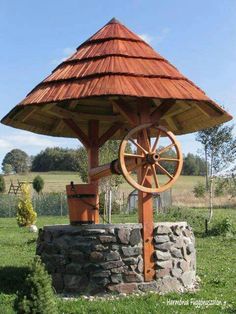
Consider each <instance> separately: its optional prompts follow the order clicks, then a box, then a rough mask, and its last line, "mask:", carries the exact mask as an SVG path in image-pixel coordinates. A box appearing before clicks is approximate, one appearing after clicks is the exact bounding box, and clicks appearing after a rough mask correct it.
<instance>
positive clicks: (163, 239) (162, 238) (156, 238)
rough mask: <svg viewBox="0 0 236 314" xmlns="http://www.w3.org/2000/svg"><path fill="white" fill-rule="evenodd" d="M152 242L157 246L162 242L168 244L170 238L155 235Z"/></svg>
mask: <svg viewBox="0 0 236 314" xmlns="http://www.w3.org/2000/svg"><path fill="white" fill-rule="evenodd" d="M154 241H155V242H156V243H157V244H160V243H164V242H169V241H170V238H169V236H168V235H157V236H155V237H154Z"/></svg>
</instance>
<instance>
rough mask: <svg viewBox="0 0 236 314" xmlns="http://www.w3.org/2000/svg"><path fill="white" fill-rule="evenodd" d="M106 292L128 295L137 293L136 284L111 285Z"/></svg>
mask: <svg viewBox="0 0 236 314" xmlns="http://www.w3.org/2000/svg"><path fill="white" fill-rule="evenodd" d="M107 289H108V291H112V292H118V293H126V294H130V293H132V292H134V291H137V289H138V286H137V284H136V283H120V284H118V285H117V284H113V285H108V286H107Z"/></svg>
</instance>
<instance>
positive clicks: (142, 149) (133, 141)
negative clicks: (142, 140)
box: [129, 138, 148, 154]
mask: <svg viewBox="0 0 236 314" xmlns="http://www.w3.org/2000/svg"><path fill="white" fill-rule="evenodd" d="M129 140H130V142H132V143H133V144H134V145H135V146H136V147H137V148H139V149H141V151H142V152H143V153H144V154H147V153H148V152H147V151H146V150H145V149H144V148H143V147H142V146H141V145H139V143H136V142H135V140H133V139H132V138H130V139H129Z"/></svg>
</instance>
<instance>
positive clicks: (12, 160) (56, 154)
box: [2, 141, 206, 181]
mask: <svg viewBox="0 0 236 314" xmlns="http://www.w3.org/2000/svg"><path fill="white" fill-rule="evenodd" d="M118 148H119V143H118V142H117V141H108V142H107V144H105V145H104V147H103V148H101V150H100V163H101V164H102V163H106V162H109V160H108V159H109V157H110V158H111V159H110V161H111V160H112V159H115V158H117V151H118ZM111 152H112V153H111ZM171 153H172V152H171V151H170V153H169V155H171ZM86 160H87V153H86V150H85V149H84V148H83V147H79V148H78V149H68V148H61V147H53V148H46V149H45V150H42V151H41V152H40V153H39V154H37V155H36V156H33V157H32V156H28V155H27V154H26V153H25V152H24V151H22V150H20V149H13V150H11V151H10V152H8V153H7V154H6V156H5V157H4V159H3V162H2V171H3V172H4V173H5V174H10V173H24V172H27V171H33V172H48V171H75V172H79V173H80V175H81V177H82V179H83V180H84V181H86V179H87V177H86V176H87V175H86V169H87V162H86ZM165 167H166V169H167V170H170V171H171V169H169V168H168V167H171V165H170V164H168V163H167V164H166V165H165ZM172 167H173V166H172ZM182 174H183V175H193V176H204V175H205V174H206V165H205V160H204V159H203V158H201V157H200V156H198V155H195V154H191V153H189V154H187V155H186V156H184V164H183V170H182Z"/></svg>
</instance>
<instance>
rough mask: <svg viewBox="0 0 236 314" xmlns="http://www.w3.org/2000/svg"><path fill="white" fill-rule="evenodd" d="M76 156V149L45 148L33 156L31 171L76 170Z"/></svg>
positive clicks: (77, 162)
mask: <svg viewBox="0 0 236 314" xmlns="http://www.w3.org/2000/svg"><path fill="white" fill-rule="evenodd" d="M78 157H79V155H78V151H77V150H73V149H66V148H60V147H53V148H46V149H45V150H43V151H41V152H40V153H39V154H38V155H36V156H35V157H34V158H33V161H32V171H39V172H41V171H42V172H43V171H78V170H79V161H78Z"/></svg>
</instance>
